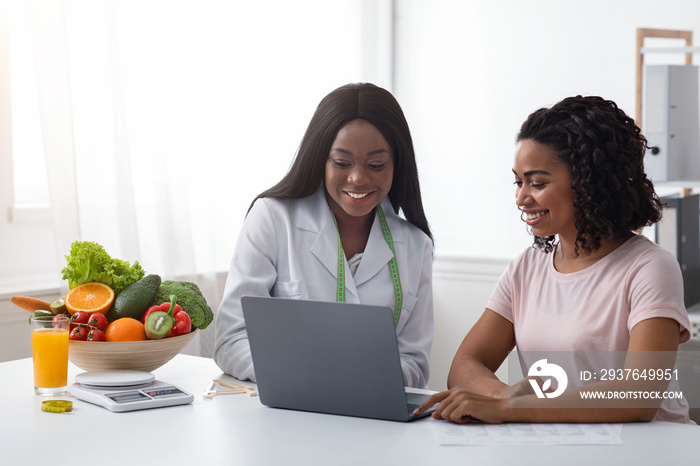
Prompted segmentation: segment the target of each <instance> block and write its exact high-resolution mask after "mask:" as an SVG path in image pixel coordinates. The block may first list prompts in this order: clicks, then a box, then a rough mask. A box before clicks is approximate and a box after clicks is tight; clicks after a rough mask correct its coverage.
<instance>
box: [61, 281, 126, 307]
mask: <svg viewBox="0 0 700 466" xmlns="http://www.w3.org/2000/svg"><path fill="white" fill-rule="evenodd" d="M113 302H114V290H112V288H111V287H110V286H109V285H105V284H104V283H100V282H90V283H83V284H82V285H78V286H76V287H75V288H73V289H72V290H70V291H69V292H68V294H67V295H66V297H65V303H66V308H67V309H68V312H70V314H71V315H73V314H75V313H76V312H78V311H83V312H87V313H88V314H92V313H93V312H102V313H105V312H107V311H108V310H109V308H110V306H112V303H113Z"/></svg>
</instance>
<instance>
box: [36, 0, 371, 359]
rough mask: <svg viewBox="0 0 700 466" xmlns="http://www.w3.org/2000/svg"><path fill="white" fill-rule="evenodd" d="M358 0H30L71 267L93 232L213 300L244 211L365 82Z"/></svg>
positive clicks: (53, 188)
mask: <svg viewBox="0 0 700 466" xmlns="http://www.w3.org/2000/svg"><path fill="white" fill-rule="evenodd" d="M360 5H361V3H360V2H358V1H353V0H346V1H335V2H327V1H324V0H304V1H300V2H287V1H260V2H248V1H237V0H236V1H230V0H229V1H227V0H203V1H202V0H183V1H166V0H139V1H135V0H134V1H132V0H118V1H115V0H63V1H60V0H30V6H31V8H30V14H31V24H32V37H33V45H34V55H35V66H36V73H37V88H38V96H39V99H38V100H39V106H40V115H41V125H42V134H43V142H44V151H45V156H46V164H47V174H48V178H49V187H50V191H49V192H50V203H51V209H52V215H53V227H54V233H55V235H54V236H55V239H56V245H57V254H58V255H59V261H58V262H59V264H63V263H65V260H64V259H63V256H64V255H65V254H67V253H68V250H69V247H70V244H71V243H72V242H73V241H75V240H86V241H95V242H98V243H100V244H102V245H103V246H104V247H105V248H106V249H107V251H108V252H109V253H110V254H111V255H113V256H115V257H119V258H121V259H125V260H128V261H130V262H133V261H135V260H138V261H139V262H140V263H141V265H142V266H143V267H144V269H145V270H146V272H147V273H157V274H159V275H160V276H161V277H162V278H163V279H184V280H189V281H194V282H196V283H197V284H198V285H200V287H201V288H202V290H203V291H204V292H205V296H207V299H208V301H209V303H210V305H211V306H212V308H214V309H216V307H218V304H219V299H220V294H221V292H222V290H221V285H222V283H223V282H222V276H224V277H225V272H226V271H227V270H228V265H229V261H230V257H231V254H232V252H233V248H234V245H235V240H236V237H237V234H238V231H239V229H240V226H241V224H242V222H243V220H244V217H245V213H246V210H247V208H248V205H249V204H250V202H251V201H252V199H253V198H254V196H255V195H256V194H257V193H259V192H261V191H262V190H264V189H265V188H267V187H269V186H270V185H271V184H273V183H274V182H276V181H277V180H279V179H280V178H281V177H282V176H283V174H284V173H285V172H286V170H287V168H288V167H289V164H290V163H291V161H292V157H293V155H294V153H295V151H296V148H297V146H298V144H299V141H300V140H301V137H302V135H303V132H304V130H305V128H306V125H307V124H308V121H309V119H310V117H311V114H312V113H313V111H314V109H315V106H316V105H317V103H318V101H320V99H321V98H322V97H323V96H324V95H325V94H327V93H328V92H330V91H331V90H332V89H334V88H336V87H338V86H340V85H342V84H345V83H347V82H353V81H362V80H363V77H364V76H366V73H363V69H362V50H361V48H362V46H363V44H362V40H361V32H362V28H361V24H360V22H361V11H360ZM202 352H203V353H205V354H206V353H208V352H209V349H208V348H205V349H203V350H202Z"/></svg>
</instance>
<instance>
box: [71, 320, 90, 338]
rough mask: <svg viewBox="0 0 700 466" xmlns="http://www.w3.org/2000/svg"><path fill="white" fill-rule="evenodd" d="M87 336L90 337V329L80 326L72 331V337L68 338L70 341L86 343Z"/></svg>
mask: <svg viewBox="0 0 700 466" xmlns="http://www.w3.org/2000/svg"><path fill="white" fill-rule="evenodd" d="M73 315H75V314H73ZM87 335H88V327H86V326H85V325H78V326H77V327H75V328H74V329H73V330H71V332H70V336H69V337H68V338H69V339H70V340H78V341H85V340H87Z"/></svg>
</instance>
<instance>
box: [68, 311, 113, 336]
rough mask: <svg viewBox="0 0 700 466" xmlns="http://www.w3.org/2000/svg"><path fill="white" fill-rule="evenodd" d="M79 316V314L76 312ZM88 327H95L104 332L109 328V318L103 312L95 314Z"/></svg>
mask: <svg viewBox="0 0 700 466" xmlns="http://www.w3.org/2000/svg"><path fill="white" fill-rule="evenodd" d="M76 314H77V312H76ZM87 323H88V325H91V326H93V327H97V328H98V329H100V330H102V331H103V332H104V331H105V329H106V328H107V324H108V322H107V317H105V315H104V314H102V313H101V312H95V313H93V314H92V315H91V316H90V320H88V322H87Z"/></svg>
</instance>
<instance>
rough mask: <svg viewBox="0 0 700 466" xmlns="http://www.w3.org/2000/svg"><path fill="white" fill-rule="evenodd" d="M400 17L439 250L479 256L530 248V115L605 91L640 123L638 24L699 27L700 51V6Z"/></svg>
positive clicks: (681, 1)
mask: <svg viewBox="0 0 700 466" xmlns="http://www.w3.org/2000/svg"><path fill="white" fill-rule="evenodd" d="M396 14H397V24H396V49H397V50H396V52H397V55H396V62H395V66H396V69H395V76H394V77H395V89H394V90H395V94H396V96H397V98H398V99H399V101H400V102H401V104H402V105H403V107H404V109H405V112H406V115H407V118H408V121H409V124H410V125H411V130H412V133H413V136H414V140H415V145H416V153H417V155H418V158H419V169H420V175H421V185H422V187H423V193H424V196H425V199H424V201H425V208H426V211H427V213H428V220H429V221H430V222H431V225H432V227H433V229H434V233H435V239H436V247H437V249H438V251H440V252H442V253H450V252H451V251H457V252H459V253H460V254H466V255H468V256H477V257H502V258H510V257H513V256H514V255H516V254H517V253H518V252H520V251H521V250H522V249H523V248H524V247H525V246H526V245H527V244H529V242H530V238H529V237H528V236H527V235H526V234H525V233H524V231H525V229H524V226H523V224H522V223H521V222H520V219H519V213H518V212H517V211H516V209H515V203H514V198H513V195H514V189H513V186H512V183H513V175H512V173H511V168H512V157H513V153H514V138H515V135H516V132H517V131H518V129H519V127H520V125H521V124H522V122H523V121H524V120H525V118H526V117H527V116H528V115H529V114H530V113H531V112H533V111H534V110H536V109H538V108H540V107H544V106H551V105H552V104H554V103H556V102H558V101H559V100H561V99H562V98H564V97H567V96H569V95H576V94H583V95H587V94H588V95H591V94H595V95H601V96H603V97H605V98H608V99H612V100H614V101H616V102H617V103H618V105H619V106H620V107H621V108H622V109H623V110H625V111H626V112H627V113H628V114H630V115H631V116H632V117H634V114H635V79H636V74H635V71H636V68H635V57H636V29H637V28H639V27H644V28H658V29H683V30H692V31H694V32H695V35H696V37H695V44H696V45H698V44H700V36H699V35H698V34H700V2H698V1H697V0H664V1H658V0H615V1H609V0H586V1H571V0H523V1H511V0H488V1H486V0H484V1H478V0H473V1H462V0H431V1H425V0H398V1H397V2H396ZM665 44H666V45H678V43H677V42H675V41H671V42H670V43H669V42H665ZM666 58H671V59H673V58H675V59H677V60H681V59H682V58H684V57H683V55H682V54H678V55H676V56H675V57H666ZM653 59H654V57H652V56H647V57H645V61H647V62H649V60H653ZM698 60H700V57H698V56H697V55H696V56H695V63H698Z"/></svg>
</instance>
